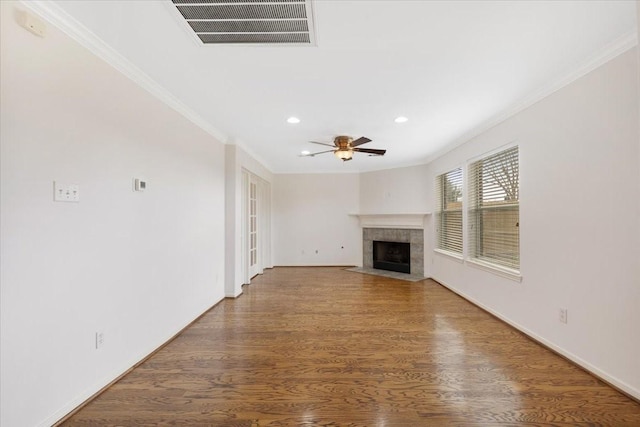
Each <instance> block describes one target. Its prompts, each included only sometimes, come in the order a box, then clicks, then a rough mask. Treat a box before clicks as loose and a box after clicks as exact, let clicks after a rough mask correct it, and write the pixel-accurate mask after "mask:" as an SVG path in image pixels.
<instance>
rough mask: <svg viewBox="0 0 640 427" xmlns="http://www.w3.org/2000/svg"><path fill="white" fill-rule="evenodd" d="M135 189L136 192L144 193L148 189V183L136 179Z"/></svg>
mask: <svg viewBox="0 0 640 427" xmlns="http://www.w3.org/2000/svg"><path fill="white" fill-rule="evenodd" d="M133 188H134V189H135V190H136V191H144V190H146V188H147V181H144V180H142V179H140V178H136V179H135V180H134V184H133Z"/></svg>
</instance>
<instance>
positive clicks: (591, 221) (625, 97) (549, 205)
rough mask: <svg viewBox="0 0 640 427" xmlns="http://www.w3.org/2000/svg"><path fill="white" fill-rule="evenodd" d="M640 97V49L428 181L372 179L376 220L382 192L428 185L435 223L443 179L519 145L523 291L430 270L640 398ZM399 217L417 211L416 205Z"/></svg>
mask: <svg viewBox="0 0 640 427" xmlns="http://www.w3.org/2000/svg"><path fill="white" fill-rule="evenodd" d="M637 86H638V58H637V55H636V51H635V49H634V50H631V51H628V52H626V53H624V54H622V55H620V56H618V57H617V58H615V59H613V60H612V61H610V62H609V63H607V64H605V65H604V66H602V67H600V68H598V69H596V70H595V71H593V72H591V73H589V74H588V75H586V76H584V77H582V78H580V79H579V80H577V81H575V82H574V83H572V84H570V85H569V86H567V87H565V88H563V89H561V90H559V91H558V92H556V93H554V94H552V95H551V96H549V97H547V98H545V99H543V100H542V101H540V102H538V103H536V104H535V105H533V106H531V107H529V108H528V109H526V110H524V111H523V112H521V113H519V114H517V115H516V116H514V117H512V118H510V119H508V120H506V121H505V122H503V123H501V124H500V125H498V126H496V127H494V128H492V129H490V130H489V131H487V132H485V133H483V134H481V135H480V136H478V137H476V138H474V139H472V140H471V141H469V142H468V143H466V144H465V145H462V146H460V147H458V148H457V149H455V150H453V151H452V152H450V153H448V154H446V155H444V156H442V157H441V158H439V159H437V160H436V161H434V162H432V163H430V164H429V165H427V166H425V167H424V170H421V169H420V168H417V169H416V168H414V169H408V168H407V169H406V170H403V171H398V172H397V174H398V176H400V178H397V179H394V178H393V175H392V174H391V173H390V172H389V171H382V172H375V173H371V174H365V175H364V176H363V179H362V180H361V187H362V189H361V197H362V200H361V205H362V206H366V207H367V209H369V208H370V206H373V205H375V204H376V203H380V200H379V199H380V198H381V197H384V193H383V191H390V192H391V194H394V192H393V190H386V189H388V188H390V186H392V184H390V180H392V179H393V180H394V184H396V185H398V186H403V185H405V184H406V182H407V181H412V180H414V179H424V180H425V182H426V184H418V185H417V186H416V188H417V189H418V190H417V193H424V194H431V196H430V197H429V199H428V205H429V206H428V207H427V208H426V210H427V211H432V210H433V206H434V204H435V200H434V198H433V195H432V190H429V189H430V188H433V185H434V184H433V183H434V180H435V177H436V176H437V175H438V174H440V173H442V172H445V171H447V170H450V169H452V168H455V167H456V166H460V165H466V164H467V162H468V161H469V160H470V159H472V158H474V157H477V156H480V155H482V154H484V153H486V152H488V151H491V150H494V149H496V148H498V147H500V146H502V145H504V144H507V143H511V142H514V141H516V142H517V143H518V145H519V146H520V173H521V207H520V215H521V218H520V224H521V272H522V275H523V280H522V283H518V282H515V281H511V280H509V279H505V278H501V277H499V276H496V275H494V274H492V273H490V272H486V271H483V270H479V269H477V268H473V267H472V266H469V265H467V264H461V263H459V262H457V261H454V260H451V259H449V258H447V257H445V256H442V255H439V254H434V253H433V251H432V250H426V251H425V252H426V256H425V258H426V259H425V266H427V265H429V264H430V269H431V275H432V276H433V277H434V278H435V279H436V280H438V281H440V282H442V283H444V284H446V285H447V286H449V287H451V288H452V289H454V290H455V291H456V292H459V293H461V294H463V295H465V296H466V297H468V298H470V299H471V300H473V301H475V302H476V303H478V304H480V305H482V306H484V307H485V308H487V309H488V310H490V311H492V312H493V313H495V314H497V315H498V316H499V317H501V318H503V319H505V320H507V321H508V322H510V323H512V324H514V325H516V326H518V327H519V328H520V329H522V330H524V331H526V332H527V333H529V334H531V335H532V336H534V337H536V338H538V339H540V340H541V341H543V342H545V343H547V344H548V345H550V346H552V347H554V348H555V349H557V350H558V351H560V352H561V353H563V354H565V355H567V356H568V357H570V358H571V359H573V360H575V361H577V362H579V363H581V364H582V365H583V366H585V367H587V368H588V369H590V370H592V371H593V372H596V373H598V374H599V375H601V376H603V377H604V378H606V379H607V380H609V381H611V382H612V383H614V384H615V385H617V386H618V387H620V388H622V389H624V390H625V391H627V392H629V393H631V394H633V395H634V396H636V397H638V398H640V369H638V360H640V334H638V332H637V325H639V324H640V310H638V307H640V286H639V282H638V280H639V277H640V263H639V262H638V254H639V253H640V239H639V238H638V236H639V235H640V234H639V232H640V220H639V217H638V214H637V209H638V199H640V184H639V183H640V172H639V171H640V162H639V154H640V153H639V147H640V146H639V143H638V142H639V141H638V126H639V122H638V114H639V110H638V87H637ZM407 176H410V178H407ZM383 183H386V184H384V185H385V187H384V188H385V190H382V191H378V189H377V188H376V187H379V186H381V185H382V184H383ZM374 185H375V186H376V187H373V186H374ZM423 185H425V188H424V189H423V188H421V187H422V186H423ZM376 192H377V193H378V194H376ZM416 197H418V194H416ZM395 205H396V208H395V209H396V210H398V211H408V210H411V209H414V208H415V201H405V202H403V203H395ZM432 231H433V228H432V227H431V229H430V230H428V233H431V234H432ZM427 240H428V241H429V242H430V244H431V249H432V248H433V239H427ZM560 307H565V308H567V309H568V312H569V323H568V324H566V325H565V324H561V323H559V321H558V310H559V308H560Z"/></svg>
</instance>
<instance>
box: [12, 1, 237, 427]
mask: <svg viewBox="0 0 640 427" xmlns="http://www.w3.org/2000/svg"><path fill="white" fill-rule="evenodd" d="M0 3H2V13H1V16H2V25H1V29H2V34H1V40H2V49H1V53H2V58H1V61H0V62H1V67H2V68H1V72H2V81H1V91H2V93H1V111H2V115H1V124H0V127H1V134H0V141H1V142H0V143H1V145H0V150H1V187H0V198H1V208H0V209H1V210H0V217H1V224H0V234H1V235H2V240H1V310H0V311H1V316H2V317H1V334H0V336H1V374H0V376H1V378H2V385H1V410H0V411H1V413H2V414H1V419H0V424H2V425H3V426H7V427H9V426H12V427H20V426H35V425H50V424H51V423H53V422H54V421H55V420H57V419H58V418H59V417H61V416H63V415H65V414H66V413H67V412H68V411H69V410H71V409H73V408H74V407H75V406H77V405H78V404H80V403H81V402H82V401H83V400H84V399H85V398H87V397H89V396H90V395H91V394H93V393H94V392H96V391H97V390H99V389H100V388H101V387H102V386H104V385H105V384H107V383H108V382H109V381H111V380H112V379H114V378H115V377H116V376H117V375H119V374H120V373H122V372H123V371H125V370H126V369H128V368H129V367H131V366H132V365H133V364H134V363H135V362H137V361H138V360H140V359H141V358H142V357H144V356H145V355H147V354H148V353H149V352H151V351H152V350H154V349H155V348H157V347H158V346H159V345H161V344H162V343H163V342H164V341H166V340H167V339H168V338H170V337H171V336H172V335H173V334H174V333H176V332H178V331H179V330H180V329H181V328H182V327H184V326H186V325H187V324H188V323H189V322H190V321H191V320H193V319H194V318H196V317H197V316H198V315H199V314H201V313H202V312H204V311H205V310H206V309H207V308H209V307H211V306H212V305H213V304H215V303H216V302H217V301H219V300H220V299H221V298H223V296H224V286H223V283H224V190H225V188H224V147H223V145H222V144H220V143H218V142H217V141H215V140H214V139H213V138H212V137H211V136H209V135H208V134H206V133H204V132H203V131H201V130H200V129H199V128H197V127H195V126H194V125H193V124H192V123H191V122H189V121H188V120H186V119H184V118H183V117H182V116H181V115H179V114H177V113H176V112H175V111H173V110H171V109H170V108H169V107H167V106H166V105H164V104H163V103H161V102H160V101H158V100H157V99H155V98H154V97H152V96H151V95H149V94H148V93H147V92H145V91H143V90H142V89H140V88H139V87H138V86H137V85H136V84H134V83H133V82H131V81H129V80H128V79H127V78H125V77H123V76H122V75H121V74H120V73H118V72H117V71H115V70H114V69H113V68H111V67H110V66H109V65H107V64H105V63H104V62H102V61H101V60H99V59H98V58H96V57H95V56H94V55H92V54H91V53H89V52H88V51H87V50H85V49H84V48H82V47H80V46H79V45H77V44H76V43H75V42H73V41H71V40H70V39H69V38H68V37H67V36H65V35H64V34H62V33H61V32H60V31H57V30H56V29H55V28H54V27H52V26H49V27H48V29H47V31H48V33H47V36H46V38H38V37H36V36H34V35H32V34H30V33H28V32H27V31H25V30H24V29H22V28H20V27H18V26H17V25H16V23H15V19H14V12H15V10H14V7H15V4H14V3H10V2H0ZM134 177H144V178H146V179H147V180H148V184H149V188H148V190H147V191H145V192H144V193H136V192H133V191H132V179H133V178H134ZM54 180H60V181H64V182H68V183H77V184H79V185H80V193H81V200H80V202H79V203H77V204H74V203H54V202H53V200H52V199H53V181H54ZM96 331H102V332H104V346H103V348H102V349H100V350H96V349H95V348H94V338H95V335H94V334H95V332H96Z"/></svg>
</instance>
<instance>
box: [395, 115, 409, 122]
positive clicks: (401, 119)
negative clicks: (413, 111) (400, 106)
mask: <svg viewBox="0 0 640 427" xmlns="http://www.w3.org/2000/svg"><path fill="white" fill-rule="evenodd" d="M393 121H394V122H396V123H406V122H408V121H409V119H408V118H406V117H405V116H398V117H396V118H395V119H394V120H393Z"/></svg>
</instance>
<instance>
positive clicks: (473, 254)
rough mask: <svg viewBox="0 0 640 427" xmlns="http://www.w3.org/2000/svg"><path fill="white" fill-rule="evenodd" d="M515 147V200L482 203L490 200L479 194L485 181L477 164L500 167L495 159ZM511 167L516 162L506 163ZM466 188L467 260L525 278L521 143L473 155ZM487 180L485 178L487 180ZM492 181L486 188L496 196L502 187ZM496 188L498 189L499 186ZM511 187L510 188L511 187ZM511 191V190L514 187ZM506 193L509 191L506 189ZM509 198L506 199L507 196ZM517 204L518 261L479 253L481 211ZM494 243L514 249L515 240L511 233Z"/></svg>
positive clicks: (497, 271) (518, 277)
mask: <svg viewBox="0 0 640 427" xmlns="http://www.w3.org/2000/svg"><path fill="white" fill-rule="evenodd" d="M512 150H515V153H516V161H517V163H516V165H515V168H516V170H517V173H518V176H517V180H516V182H517V188H516V189H515V191H516V195H515V197H516V200H515V202H512V203H504V204H500V205H498V204H496V205H495V206H482V205H484V204H485V203H487V200H485V201H483V200H482V199H481V198H480V197H479V194H478V192H479V191H480V189H479V187H478V186H479V185H480V184H481V183H482V181H481V180H480V179H479V177H478V173H479V171H478V167H479V166H480V165H481V164H485V165H489V166H495V167H497V166H496V165H497V164H496V163H495V162H497V161H500V158H499V156H507V157H506V158H507V159H508V154H507V153H508V152H509V151H512ZM508 168H513V165H507V169H508ZM466 172H467V173H466V176H467V179H466V183H467V185H466V188H465V201H466V208H465V211H466V218H465V220H466V222H467V224H466V227H465V228H466V232H467V234H466V236H467V238H466V241H465V243H466V256H465V261H466V262H467V263H469V265H471V266H473V267H477V268H480V269H483V270H487V271H490V272H492V273H494V274H497V275H500V276H503V277H506V278H509V279H512V280H515V281H522V275H521V272H520V227H519V222H520V219H519V217H520V149H519V146H518V145H517V144H509V145H507V146H503V147H501V148H499V149H497V150H495V151H492V152H490V153H486V154H483V155H482V156H478V157H477V158H475V159H472V160H470V161H469V162H468V164H467V168H466ZM485 182H486V181H485ZM489 184H491V185H488V186H487V187H485V188H486V189H487V191H493V192H494V193H495V194H494V198H497V197H499V196H497V194H499V192H500V191H501V190H500V189H498V187H500V185H499V184H497V181H494V182H493V183H489ZM496 189H497V190H496ZM510 191H511V190H510ZM511 192H512V191H511ZM505 193H507V192H505ZM504 197H505V198H507V197H508V196H507V195H506V194H505V196H504ZM505 201H507V200H505ZM514 205H515V207H516V209H517V217H518V219H517V225H516V227H517V231H518V233H517V236H516V238H517V240H516V241H517V263H509V262H508V261H506V260H505V259H500V258H499V256H498V255H496V256H493V257H492V256H486V254H483V253H478V251H477V248H478V246H477V245H478V244H479V243H480V241H484V240H483V239H479V237H478V235H477V234H476V233H477V229H478V221H480V220H481V219H482V217H479V215H480V214H481V212H485V213H486V212H500V210H506V209H511V210H512V209H513V207H514ZM511 238H513V236H511ZM494 244H496V245H497V246H498V249H503V248H504V250H513V248H512V247H513V245H514V243H513V242H510V241H509V237H506V238H505V240H504V241H503V242H500V241H498V242H496V241H494ZM500 244H502V245H504V246H503V248H500V247H499V246H500Z"/></svg>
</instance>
